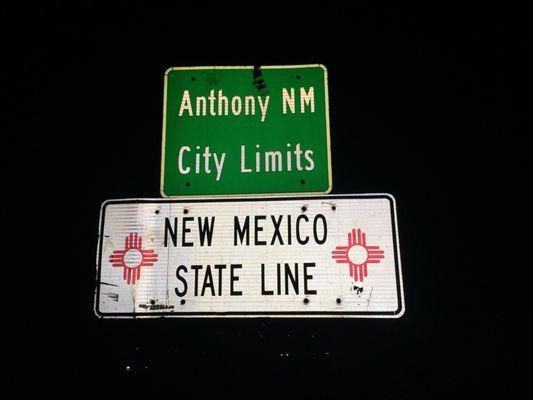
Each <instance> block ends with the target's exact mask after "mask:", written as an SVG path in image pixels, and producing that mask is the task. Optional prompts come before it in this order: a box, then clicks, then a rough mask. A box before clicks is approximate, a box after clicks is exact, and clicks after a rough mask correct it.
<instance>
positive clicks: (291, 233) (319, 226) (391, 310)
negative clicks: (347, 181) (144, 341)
mask: <svg viewBox="0 0 533 400" xmlns="http://www.w3.org/2000/svg"><path fill="white" fill-rule="evenodd" d="M404 310H405V306H404V300H403V287H402V272H401V263H400V249H399V243H398V231H397V221H396V210H395V202H394V199H393V197H392V196H390V195H387V194H376V195H331V196H318V197H276V198H269V199H265V198H239V199H236V198H225V199H217V200H206V199H201V200H200V199H197V200H191V199H182V200H167V199H130V200H109V201H106V202H105V203H104V204H103V205H102V210H101V215H100V235H99V243H98V254H97V285H96V296H95V312H96V314H97V315H98V316H99V317H111V318H117V317H130V318H131V317H135V318H139V317H385V318H387V317H388V318H398V317H400V316H401V315H402V314H403V313H404Z"/></svg>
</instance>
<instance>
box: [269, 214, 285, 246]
mask: <svg viewBox="0 0 533 400" xmlns="http://www.w3.org/2000/svg"><path fill="white" fill-rule="evenodd" d="M270 218H272V224H274V234H273V235H272V241H271V242H270V245H273V244H274V243H275V242H276V237H277V238H278V241H279V244H281V245H282V244H283V238H282V237H281V232H280V231H279V230H280V226H281V220H282V219H283V215H280V216H279V219H278V220H277V221H276V218H274V216H273V215H271V216H270Z"/></svg>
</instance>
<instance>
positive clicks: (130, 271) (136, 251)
mask: <svg viewBox="0 0 533 400" xmlns="http://www.w3.org/2000/svg"><path fill="white" fill-rule="evenodd" d="M142 241H143V238H142V237H141V236H139V235H138V234H137V233H130V234H129V235H128V236H126V244H125V245H124V250H115V251H113V254H111V255H110V256H109V262H110V263H111V264H113V267H117V268H124V275H123V277H124V280H126V281H127V282H128V285H129V284H130V283H131V284H132V285H135V282H136V281H138V280H139V279H140V278H141V267H151V266H152V265H154V263H155V262H156V261H157V254H156V253H155V252H154V250H143V248H142Z"/></svg>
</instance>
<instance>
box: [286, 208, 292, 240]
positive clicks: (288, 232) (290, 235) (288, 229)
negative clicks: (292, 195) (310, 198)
mask: <svg viewBox="0 0 533 400" xmlns="http://www.w3.org/2000/svg"><path fill="white" fill-rule="evenodd" d="M291 228H292V225H291V216H290V215H287V244H288V245H291V244H292V233H291Z"/></svg>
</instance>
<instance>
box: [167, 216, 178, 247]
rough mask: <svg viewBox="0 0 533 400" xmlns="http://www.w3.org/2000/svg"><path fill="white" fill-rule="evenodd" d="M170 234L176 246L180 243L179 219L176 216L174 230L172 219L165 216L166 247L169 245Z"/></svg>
mask: <svg viewBox="0 0 533 400" xmlns="http://www.w3.org/2000/svg"><path fill="white" fill-rule="evenodd" d="M169 234H170V238H171V239H172V244H173V245H174V247H176V246H177V245H178V219H177V218H174V230H172V226H171V225H170V220H169V219H168V218H165V247H168V235H169Z"/></svg>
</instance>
